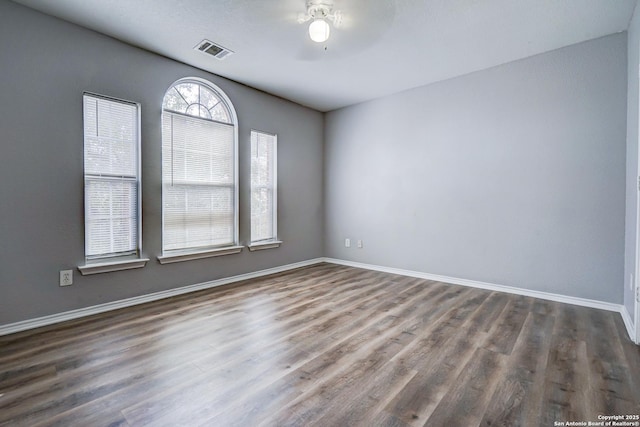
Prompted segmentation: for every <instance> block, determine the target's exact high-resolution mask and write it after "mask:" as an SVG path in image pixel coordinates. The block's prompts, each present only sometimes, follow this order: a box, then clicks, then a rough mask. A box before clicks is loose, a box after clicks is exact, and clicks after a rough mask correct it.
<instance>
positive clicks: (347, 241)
mask: <svg viewBox="0 0 640 427" xmlns="http://www.w3.org/2000/svg"><path fill="white" fill-rule="evenodd" d="M344 247H345V248H350V247H351V239H349V238H346V239H344Z"/></svg>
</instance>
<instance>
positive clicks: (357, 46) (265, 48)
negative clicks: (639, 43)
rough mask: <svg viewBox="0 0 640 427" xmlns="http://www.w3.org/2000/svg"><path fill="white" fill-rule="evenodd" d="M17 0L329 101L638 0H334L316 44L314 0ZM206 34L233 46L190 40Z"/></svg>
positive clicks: (501, 52) (422, 77) (433, 76)
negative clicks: (332, 16) (326, 32)
mask: <svg viewBox="0 0 640 427" xmlns="http://www.w3.org/2000/svg"><path fill="white" fill-rule="evenodd" d="M13 1H14V2H16V3H20V4H23V5H25V6H28V7H31V8H33V9H37V10H40V11H42V12H44V13H47V14H50V15H53V16H57V17H59V18H62V19H65V20H67V21H71V22H74V23H76V24H79V25H82V26H84V27H87V28H91V29H93V30H96V31H98V32H101V33H104V34H108V35H110V36H113V37H115V38H117V39H120V40H122V41H125V42H127V43H130V44H132V45H135V46H140V47H142V48H145V49H147V50H150V51H153V52H157V53H159V54H162V55H165V56H167V57H169V58H173V59H176V60H178V61H182V62H184V63H187V64H191V65H193V66H196V67H199V68H201V69H204V70H207V71H210V72H212V73H215V74H218V75H221V76H224V77H227V78H229V79H232V80H235V81H238V82H241V83H244V84H246V85H249V86H252V87H255V88H258V89H261V90H263V91H265V92H269V93H273V94H275V95H278V96H281V97H283V98H286V99H290V100H292V101H295V102H297V103H300V104H303V105H307V106H309V107H312V108H315V109H317V110H320V111H329V110H333V109H336V108H340V107H343V106H347V105H350V104H354V103H358V102H362V101H365V100H369V99H373V98H377V97H380V96H383V95H388V94H391V93H395V92H399V91H402V90H405V89H409V88H412V87H416V86H421V85H425V84H428V83H432V82H435V81H439V80H444V79H447V78H451V77H454V76H459V75H462V74H467V73H470V72H473V71H477V70H481V69H485V68H488V67H492V66H495V65H498V64H503V63H506V62H510V61H514V60H517V59H521V58H524V57H527V56H531V55H535V54H538V53H542V52H546V51H549V50H553V49H558V48H560V47H563V46H567V45H571V44H574V43H579V42H582V41H585V40H589V39H593V38H597V37H602V36H605V35H608V34H613V33H617V32H620V31H624V30H626V29H627V27H628V25H629V21H630V19H631V15H632V13H633V9H634V7H635V4H636V0H325V1H333V3H334V8H335V9H338V10H341V11H342V14H343V16H344V17H345V22H344V25H343V28H339V29H336V28H332V32H331V37H330V39H329V40H328V42H327V43H325V44H323V45H319V44H316V43H314V42H312V41H311V40H309V37H308V34H307V26H308V24H299V23H298V22H297V17H298V13H300V12H304V11H305V4H306V0H135V1H132V0H55V1H52V0H13ZM205 38H206V39H209V40H211V41H213V42H216V43H218V44H221V45H222V46H224V47H226V48H229V49H231V50H232V51H234V52H235V54H233V55H232V56H229V57H227V58H226V59H224V60H222V61H220V60H217V59H214V58H211V57H209V56H207V55H204V54H202V53H201V52H198V51H195V50H193V48H194V46H196V44H198V43H199V42H200V41H201V40H202V39H205ZM325 47H326V50H325V49H324V48H325Z"/></svg>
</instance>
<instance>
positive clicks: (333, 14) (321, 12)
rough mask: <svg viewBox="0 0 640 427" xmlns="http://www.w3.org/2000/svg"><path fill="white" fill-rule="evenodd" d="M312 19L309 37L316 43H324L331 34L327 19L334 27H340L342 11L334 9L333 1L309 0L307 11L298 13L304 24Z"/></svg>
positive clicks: (299, 19)
mask: <svg viewBox="0 0 640 427" xmlns="http://www.w3.org/2000/svg"><path fill="white" fill-rule="evenodd" d="M311 20H313V21H312V22H311V24H310V25H309V37H310V38H311V40H313V41H314V42H316V43H324V42H326V41H327V40H328V39H329V35H330V34H331V26H330V25H329V23H328V22H327V21H330V22H332V23H333V25H334V27H336V28H340V25H341V24H342V13H341V12H340V11H339V10H333V3H329V2H327V1H323V0H309V1H308V2H307V11H306V12H305V13H300V14H299V15H298V23H299V24H303V23H305V22H308V21H311Z"/></svg>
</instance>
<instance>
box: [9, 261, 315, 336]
mask: <svg viewBox="0 0 640 427" xmlns="http://www.w3.org/2000/svg"><path fill="white" fill-rule="evenodd" d="M321 262H324V258H315V259H311V260H307V261H302V262H296V263H293V264H287V265H283V266H280V267H274V268H268V269H266V270H260V271H254V272H252V273H245V274H239V275H237V276H232V277H225V278H223V279H218V280H212V281H210V282H204V283H197V284H195V285H189V286H183V287H180V288H175V289H169V290H166V291H161V292H154V293H152V294H147V295H140V296H137V297H133V298H127V299H123V300H119V301H113V302H108V303H105V304H98V305H94V306H91V307H85V308H80V309H77V310H71V311H65V312H63V313H58V314H52V315H50V316H44V317H38V318H35V319H28V320H23V321H21V322H16V323H9V324H7V325H0V336H2V335H8V334H13V333H15V332H20V331H26V330H28V329H34V328H39V327H42V326H48V325H53V324H55V323H60V322H65V321H67V320H73V319H78V318H80V317H86V316H91V315H93V314H99V313H104V312H106V311H111V310H116V309H119V308H124V307H130V306H133V305H138V304H143V303H145V302H151V301H156V300H159V299H163V298H169V297H173V296H176V295H182V294H186V293H189V292H195V291H201V290H203V289H209V288H214V287H216V286H222V285H227V284H230V283H234V282H239V281H242V280H247V279H254V278H256V277H261V276H267V275H269V274H275V273H280V272H283V271H287V270H293V269H295V268H300V267H306V266H309V265H314V264H319V263H321Z"/></svg>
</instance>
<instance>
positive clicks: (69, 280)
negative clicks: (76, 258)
mask: <svg viewBox="0 0 640 427" xmlns="http://www.w3.org/2000/svg"><path fill="white" fill-rule="evenodd" d="M70 285H73V270H60V286H70Z"/></svg>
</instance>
